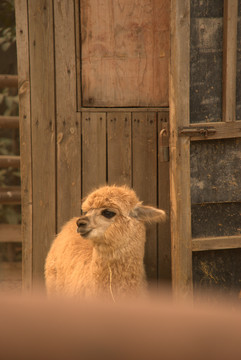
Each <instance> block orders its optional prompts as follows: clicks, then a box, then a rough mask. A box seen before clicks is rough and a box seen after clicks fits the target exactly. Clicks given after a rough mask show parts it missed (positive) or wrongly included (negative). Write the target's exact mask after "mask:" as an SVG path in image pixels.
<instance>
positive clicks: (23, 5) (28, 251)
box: [15, 0, 33, 291]
mask: <svg viewBox="0 0 241 360" xmlns="http://www.w3.org/2000/svg"><path fill="white" fill-rule="evenodd" d="M15 13H16V37H17V53H18V81H19V89H18V95H19V122H20V124H19V128H20V129H19V130H20V153H21V156H22V159H23V161H22V162H21V170H20V171H21V202H22V203H21V205H22V207H21V215H22V228H21V229H22V266H23V271H22V274H23V289H24V290H25V291H30V289H31V287H32V266H33V265H32V235H33V219H32V216H33V213H32V211H33V207H32V201H33V195H32V139H31V137H32V132H31V105H30V60H29V41H30V40H29V29H28V2H27V0H19V1H16V2H15Z"/></svg>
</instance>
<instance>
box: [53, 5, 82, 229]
mask: <svg viewBox="0 0 241 360" xmlns="http://www.w3.org/2000/svg"><path fill="white" fill-rule="evenodd" d="M74 19H75V12H74V3H73V2H72V1H71V2H68V1H64V0H62V1H59V0H58V1H57V0H56V1H54V26H55V66H56V126H57V189H56V190H57V192H56V196H57V231H59V230H60V229H61V227H62V225H63V224H64V223H65V222H66V221H67V220H69V219H70V218H72V217H73V216H78V214H80V199H81V145H80V141H81V134H80V130H81V127H80V114H77V104H76V97H77V89H76V66H75V58H74V54H75V26H74Z"/></svg>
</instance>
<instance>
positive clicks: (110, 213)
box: [101, 210, 116, 219]
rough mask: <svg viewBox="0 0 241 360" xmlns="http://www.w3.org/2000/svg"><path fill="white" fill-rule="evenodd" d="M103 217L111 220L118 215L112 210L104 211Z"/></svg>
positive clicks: (102, 212)
mask: <svg viewBox="0 0 241 360" xmlns="http://www.w3.org/2000/svg"><path fill="white" fill-rule="evenodd" d="M101 215H103V216H104V217H105V218H107V219H111V218H113V217H114V216H115V215H116V213H115V212H114V211H110V210H103V211H101Z"/></svg>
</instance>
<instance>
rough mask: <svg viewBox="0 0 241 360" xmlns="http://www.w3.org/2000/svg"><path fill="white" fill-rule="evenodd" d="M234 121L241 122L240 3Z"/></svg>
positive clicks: (239, 6) (240, 3)
mask: <svg viewBox="0 0 241 360" xmlns="http://www.w3.org/2000/svg"><path fill="white" fill-rule="evenodd" d="M236 69H237V74H236V77H237V78H236V81H237V83H236V119H237V120H241V1H240V0H239V1H238V28H237V66H236Z"/></svg>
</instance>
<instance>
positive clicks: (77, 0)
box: [74, 0, 82, 111]
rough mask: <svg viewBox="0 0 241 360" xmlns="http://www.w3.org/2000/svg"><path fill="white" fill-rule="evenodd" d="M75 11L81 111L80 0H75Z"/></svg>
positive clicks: (78, 104) (77, 84) (78, 103)
mask: <svg viewBox="0 0 241 360" xmlns="http://www.w3.org/2000/svg"><path fill="white" fill-rule="evenodd" d="M74 12H75V58H76V86H77V94H76V102H77V109H78V111H80V109H81V105H82V100H81V97H82V95H81V86H82V81H81V39H80V0H74Z"/></svg>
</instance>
